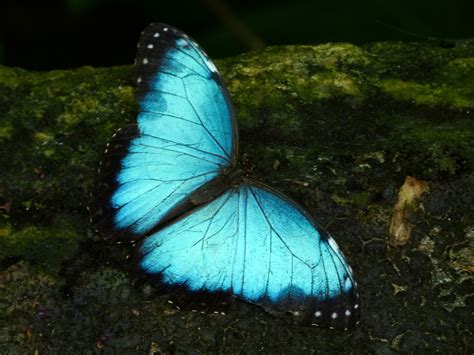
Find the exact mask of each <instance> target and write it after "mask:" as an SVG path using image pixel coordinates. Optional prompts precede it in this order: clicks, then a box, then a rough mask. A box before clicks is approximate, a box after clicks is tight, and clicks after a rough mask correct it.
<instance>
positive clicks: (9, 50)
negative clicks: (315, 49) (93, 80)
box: [0, 0, 474, 70]
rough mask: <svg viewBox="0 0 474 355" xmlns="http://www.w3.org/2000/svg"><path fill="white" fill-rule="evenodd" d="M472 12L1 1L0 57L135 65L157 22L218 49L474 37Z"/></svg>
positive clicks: (409, 6)
mask: <svg viewBox="0 0 474 355" xmlns="http://www.w3.org/2000/svg"><path fill="white" fill-rule="evenodd" d="M473 15H474V0H451V1H446V0H444V1H443V0H399V1H383V0H368V1H363V2H361V1H354V0H340V1H337V0H332V1H317V0H292V1H283V0H258V1H250V0H188V1H182V0H166V1H163V0H143V1H133V0H50V1H40V0H26V1H21V0H3V1H1V2H0V64H4V65H8V66H18V67H23V68H26V69H35V70H48V69H53V68H71V67H77V66H82V65H93V66H111V65H119V64H130V63H132V62H133V58H134V56H135V43H136V41H137V39H138V37H139V34H140V32H141V30H142V29H143V28H144V27H145V26H146V25H147V24H148V23H150V22H165V23H168V24H171V25H174V26H176V27H179V28H181V29H182V30H184V31H185V32H187V33H189V34H190V35H191V36H192V37H194V38H195V39H196V40H197V41H198V42H199V43H200V44H201V45H202V46H203V47H204V48H205V49H206V50H207V51H208V53H209V54H210V55H211V56H212V57H217V58H219V57H225V56H230V55H234V54H238V53H241V52H244V51H248V50H250V49H255V48H259V47H262V46H264V45H270V44H271V45H273V44H291V43H294V44H317V43H325V42H329V41H345V42H351V43H355V44H363V43H367V42H372V41H383V40H403V41H421V40H429V39H433V40H439V41H447V40H450V39H464V38H471V37H474V24H473V23H474V20H473Z"/></svg>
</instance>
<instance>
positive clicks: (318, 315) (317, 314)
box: [314, 311, 322, 318]
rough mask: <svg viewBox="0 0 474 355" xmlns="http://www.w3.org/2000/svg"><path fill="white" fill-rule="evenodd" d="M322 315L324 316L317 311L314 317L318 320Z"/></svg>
mask: <svg viewBox="0 0 474 355" xmlns="http://www.w3.org/2000/svg"><path fill="white" fill-rule="evenodd" d="M321 315H322V313H321V311H316V312H314V316H315V317H316V318H319V317H321Z"/></svg>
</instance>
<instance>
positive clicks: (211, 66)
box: [207, 60, 218, 73]
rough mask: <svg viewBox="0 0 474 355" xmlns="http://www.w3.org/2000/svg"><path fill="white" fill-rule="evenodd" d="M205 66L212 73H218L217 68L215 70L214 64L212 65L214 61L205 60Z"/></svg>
mask: <svg viewBox="0 0 474 355" xmlns="http://www.w3.org/2000/svg"><path fill="white" fill-rule="evenodd" d="M207 66H208V67H209V69H211V71H212V72H213V73H218V70H217V68H216V66H215V65H214V63H213V62H212V61H211V60H208V61H207Z"/></svg>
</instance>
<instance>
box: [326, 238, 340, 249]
mask: <svg viewBox="0 0 474 355" xmlns="http://www.w3.org/2000/svg"><path fill="white" fill-rule="evenodd" d="M328 243H329V245H330V246H331V248H333V250H335V251H339V247H338V246H337V244H336V241H335V240H334V239H332V237H329V238H328Z"/></svg>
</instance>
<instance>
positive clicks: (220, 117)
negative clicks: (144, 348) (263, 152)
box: [93, 24, 360, 328]
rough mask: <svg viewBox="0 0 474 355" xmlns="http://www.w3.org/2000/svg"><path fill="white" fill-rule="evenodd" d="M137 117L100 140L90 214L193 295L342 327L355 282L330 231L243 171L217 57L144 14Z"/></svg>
mask: <svg viewBox="0 0 474 355" xmlns="http://www.w3.org/2000/svg"><path fill="white" fill-rule="evenodd" d="M135 68H136V97H137V100H138V103H139V113H138V116H137V122H136V124H134V125H131V126H128V127H125V128H122V129H121V130H119V132H118V133H117V134H116V135H114V138H113V140H112V141H111V143H110V144H109V145H108V147H107V150H106V157H105V158H104V160H103V162H102V163H101V166H100V174H99V178H98V182H97V184H96V189H95V195H96V203H95V204H94V206H93V223H94V224H95V226H96V230H97V231H98V232H100V233H101V234H104V235H106V236H107V238H108V239H109V240H111V241H113V242H134V243H135V248H136V255H137V263H138V266H139V268H140V269H141V271H143V272H144V273H145V274H147V275H151V276H153V277H154V279H155V280H158V282H159V284H161V285H165V286H169V287H170V288H173V287H174V288H176V289H178V288H179V289H181V290H183V289H184V290H186V293H187V294H189V295H193V294H196V295H198V294H200V295H203V294H204V295H207V296H209V297H212V296H213V295H227V296H233V297H236V298H239V299H241V300H244V301H247V302H249V303H253V304H256V305H260V306H262V307H264V308H265V309H266V310H268V311H269V312H271V313H285V314H291V315H292V317H294V319H295V321H296V322H298V323H304V324H314V325H323V326H328V327H333V328H349V327H352V326H353V325H354V324H356V322H357V320H358V318H359V316H360V308H359V296H358V292H357V284H356V281H355V280H354V277H353V274H352V270H351V267H350V266H349V264H348V263H347V262H346V259H345V257H344V256H343V254H342V252H341V251H340V250H339V248H338V246H337V244H336V242H335V241H334V239H333V238H332V237H331V236H330V235H329V234H328V233H327V232H326V231H325V230H324V229H323V228H322V227H321V225H320V224H319V223H318V222H316V220H315V219H313V218H312V217H311V216H310V215H309V214H308V213H307V212H306V211H305V210H304V209H303V208H302V207H300V206H299V205H298V204H297V203H295V202H294V201H292V200H291V199H290V198H288V197H287V196H285V195H283V194H282V193H281V192H278V191H277V190H275V189H274V188H272V187H269V186H267V185H266V184H263V183H261V182H258V181H256V180H254V179H252V178H250V177H248V176H247V175H248V174H247V173H246V171H245V169H243V168H242V167H241V166H240V165H239V163H238V146H239V141H238V129H237V123H236V118H235V114H234V110H233V107H232V104H231V101H230V97H229V94H228V92H227V89H226V87H225V85H224V83H223V80H222V78H221V76H220V74H219V72H218V70H217V69H216V67H215V65H214V64H213V62H212V61H211V60H210V59H209V57H208V56H207V55H206V54H205V52H204V51H203V50H202V49H201V48H200V47H199V46H198V44H197V43H196V42H195V41H193V40H192V39H190V38H189V37H188V36H187V35H186V34H184V33H183V32H181V31H180V30H178V29H176V28H174V27H172V26H168V25H164V24H151V25H149V26H148V27H147V28H146V29H145V30H144V31H143V32H142V35H141V39H140V41H139V43H138V52H137V57H136V63H135Z"/></svg>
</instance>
